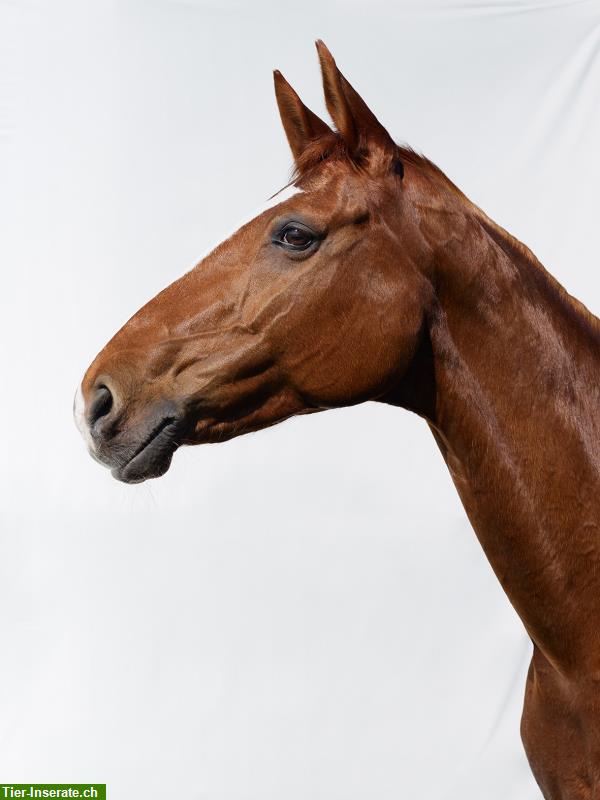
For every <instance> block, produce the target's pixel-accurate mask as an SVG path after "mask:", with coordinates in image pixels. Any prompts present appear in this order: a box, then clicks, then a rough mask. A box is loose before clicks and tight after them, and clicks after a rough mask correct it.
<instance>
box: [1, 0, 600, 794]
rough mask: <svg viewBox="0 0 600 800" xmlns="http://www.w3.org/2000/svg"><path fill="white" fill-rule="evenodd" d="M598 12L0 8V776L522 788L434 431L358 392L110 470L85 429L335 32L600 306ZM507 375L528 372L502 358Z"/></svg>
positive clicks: (212, 784)
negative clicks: (119, 349)
mask: <svg viewBox="0 0 600 800" xmlns="http://www.w3.org/2000/svg"><path fill="white" fill-rule="evenodd" d="M599 26H600V4H599V3H598V2H597V0H594V1H593V2H592V1H590V2H578V1H577V0H573V1H572V2H545V3H544V2H539V1H536V0H529V1H527V0H510V1H509V0H506V1H505V2H477V3H476V2H472V0H464V1H463V2H438V3H432V2H420V3H413V4H410V3H406V2H404V3H402V2H395V3H392V2H383V0H378V1H376V2H370V3H368V4H367V3H366V2H364V0H363V1H362V2H346V3H341V2H333V0H320V1H319V2H313V1H312V0H306V1H305V2H302V3H295V4H288V3H286V2H279V3H274V2H272V3H270V2H253V3H251V4H245V3H241V2H239V3H235V2H222V3H217V2H212V3H211V2H200V0H198V2H166V0H164V1H162V2H128V1H123V2H106V3H103V2H95V3H87V2H71V3H69V2H64V0H60V1H57V0H54V2H47V3H44V2H39V0H29V2H26V1H25V0H23V2H16V1H14V2H7V1H6V0H4V2H2V3H1V4H0V62H1V63H0V159H1V160H0V170H1V173H0V178H1V183H0V203H1V207H0V225H1V226H2V232H1V236H0V258H1V261H0V263H1V264H2V292H1V294H0V304H1V313H0V325H1V331H0V341H1V347H2V351H1V352H2V370H3V384H2V392H1V393H0V411H1V415H2V421H3V425H2V447H1V453H0V486H1V490H0V524H1V535H0V639H1V641H2V648H3V656H2V659H1V660H0V778H1V779H2V781H3V782H4V781H14V782H18V781H60V782H68V781H80V782H83V781H103V782H104V781H105V782H107V783H108V785H109V793H110V797H111V800H125V799H126V798H127V799H129V798H137V797H140V798H141V797H142V796H143V797H145V798H153V799H154V798H160V797H169V798H174V797H182V798H193V799H194V800H250V799H251V798H256V799H257V800H258V798H260V800H280V799H281V798H286V800H305V799H306V798H316V799H318V800H342V798H343V799H344V800H346V799H347V800H359V799H362V798H378V800H387V798H397V797H410V798H419V799H421V798H423V799H424V800H429V799H430V798H431V800H433V799H434V798H435V800H438V798H447V799H448V800H449V799H450V798H456V800H469V799H472V800H481V798H486V800H496V799H497V800H500V799H502V800H504V799H505V798H506V799H508V798H510V800H533V799H534V798H539V792H538V790H537V789H536V787H535V785H534V783H533V780H532V778H531V777H530V775H529V771H528V768H527V765H526V762H525V757H524V755H523V753H522V749H521V744H520V739H519V734H518V724H519V716H520V708H521V702H522V695H523V685H524V678H525V672H526V668H527V663H528V657H529V652H530V646H529V643H528V640H527V638H526V636H525V634H524V632H523V630H522V627H521V624H520V622H519V620H518V619H517V617H516V615H515V613H514V611H513V610H512V608H511V607H510V605H509V603H508V601H507V600H506V599H505V597H504V595H503V594H502V592H501V590H500V588H499V586H498V585H497V584H496V581H495V578H494V576H493V574H492V572H491V569H490V567H489V566H488V564H487V562H486V561H485V559H484V556H483V554H482V552H481V551H480V548H479V545H478V543H477V541H476V538H475V536H474V534H473V532H472V531H471V529H470V527H469V525H468V523H467V520H466V518H465V515H464V513H463V511H462V508H461V506H460V504H459V502H458V499H457V497H456V496H455V491H454V488H453V486H452V484H451V481H450V478H449V476H448V474H447V472H446V468H445V466H444V464H443V461H442V458H441V456H440V455H439V453H438V452H437V450H436V447H435V445H434V442H433V439H432V437H431V435H430V433H429V431H428V430H427V428H426V426H425V424H424V423H422V422H421V421H420V420H419V419H417V418H416V417H413V416H411V415H409V414H408V413H405V412H402V411H399V410H395V409H391V408H387V407H383V406H379V405H376V404H366V405H363V406H361V407H357V408H353V409H346V410H341V411H336V412H328V413H326V414H321V415H316V416H312V417H309V418H304V419H296V420H292V421H289V422H287V423H285V424H283V425H281V426H278V427H276V428H273V429H271V430H268V431H265V432H262V433H259V434H254V435H251V436H247V437H244V438H241V439H238V440H236V441H233V442H230V443H227V444H223V445H219V446H205V447H202V448H193V449H187V450H183V451H180V452H178V453H177V455H176V456H175V459H174V462H173V466H172V468H171V470H170V472H169V473H168V474H167V475H166V476H165V477H163V478H161V479H160V480H159V481H152V482H149V483H146V484H143V485H141V486H133V487H131V486H124V485H120V484H118V483H117V482H115V481H114V480H113V479H112V478H111V477H110V475H109V473H108V472H106V471H104V470H103V469H101V468H100V467H99V466H98V465H97V464H95V463H94V462H93V461H92V460H91V459H90V458H89V457H88V456H87V454H86V452H85V448H84V446H83V443H82V442H81V440H80V438H79V436H78V434H77V432H76V430H75V428H74V426H73V424H72V420H71V403H72V399H73V394H74V391H75V387H76V385H77V383H78V382H79V381H80V379H81V376H82V374H83V371H84V369H85V368H86V367H87V365H88V364H89V362H90V361H91V359H92V357H93V356H94V355H95V353H96V352H97V351H98V350H99V348H100V347H101V346H102V345H103V344H104V343H105V342H106V340H107V339H108V338H109V337H110V336H111V335H112V334H113V333H114V332H115V331H116V330H117V328H118V327H119V326H120V325H121V324H122V323H123V322H124V321H125V319H127V318H128V317H129V316H130V315H131V314H132V313H133V312H134V311H135V310H136V309H137V308H138V307H139V306H140V305H141V304H142V303H143V302H145V301H146V300H147V299H149V298H150V297H152V296H153V295H154V294H155V293H156V292H157V291H158V290H159V289H160V288H162V287H163V286H165V285H166V284H167V283H169V282H170V281H172V280H174V279H175V278H176V277H178V276H179V275H180V274H181V273H183V272H184V271H185V270H187V269H188V268H189V267H190V266H192V265H193V264H194V263H195V261H196V260H197V258H198V257H199V255H200V254H201V253H203V252H204V251H206V249H207V247H209V246H210V245H211V244H212V243H214V242H216V241H218V240H219V239H220V238H222V237H223V236H224V235H225V234H226V233H228V232H229V231H230V230H231V228H232V224H235V222H236V220H238V219H240V218H243V217H244V216H247V215H248V214H249V213H251V210H252V208H254V207H256V206H258V205H259V204H260V203H261V202H262V201H264V200H265V199H266V198H267V197H269V196H270V195H271V194H272V193H273V192H274V191H276V190H277V189H278V188H280V187H281V186H282V185H283V184H284V183H285V182H286V180H287V177H288V174H289V166H290V157H289V153H288V150H287V145H286V142H285V138H284V135H283V132H282V130H281V127H280V122H279V119H278V117H277V113H276V106H275V100H274V97H273V90H272V82H271V70H272V69H273V68H274V67H278V68H280V69H281V70H282V71H283V72H284V74H285V75H286V77H287V78H288V79H289V80H290V81H291V82H292V84H293V85H294V86H295V87H296V88H297V90H298V91H299V92H300V93H301V95H302V96H303V98H304V100H305V101H306V102H307V103H308V104H309V105H311V106H312V107H313V108H314V109H315V110H316V111H317V112H318V113H320V114H323V115H324V113H325V112H324V109H323V101H322V97H321V88H320V81H319V75H318V68H317V60H316V54H315V51H314V48H313V44H312V42H313V40H314V39H315V38H317V37H322V38H323V39H324V40H325V41H326V43H327V44H328V45H329V47H330V48H331V50H332V51H333V53H334V55H335V56H336V58H337V60H338V63H339V64H340V66H341V68H342V69H343V71H344V72H345V73H346V74H347V76H348V77H349V78H350V80H351V81H352V82H353V83H354V84H355V86H356V87H357V88H358V90H359V91H360V92H362V93H363V95H364V96H365V98H366V99H367V101H368V102H369V103H370V105H371V106H372V108H373V109H374V110H375V112H376V113H377V114H378V115H379V117H380V119H381V120H382V122H383V123H384V124H385V125H386V126H387V127H388V128H389V130H390V131H391V132H392V134H393V135H395V136H396V138H397V139H398V140H400V141H408V142H410V143H411V144H412V145H414V146H415V147H417V148H418V149H420V150H422V151H423V152H425V153H426V154H427V155H428V156H430V157H431V158H433V159H434V160H435V161H436V162H437V163H439V164H440V165H441V166H442V167H443V168H444V169H445V170H446V171H447V173H448V174H449V175H450V177H451V178H452V179H453V180H454V181H455V182H456V183H458V185H459V186H461V188H463V189H464V190H465V192H466V193H467V194H468V195H469V196H470V197H471V198H472V199H473V200H475V202H477V203H478V204H479V205H480V206H482V207H483V208H484V209H485V210H486V211H487V212H488V213H489V214H490V215H491V216H492V217H494V218H495V219H496V220H497V221H498V222H500V223H501V224H502V225H504V226H505V227H506V228H508V229H509V230H511V231H512V232H513V233H514V234H516V235H517V236H518V237H519V238H522V239H523V240H524V241H525V242H526V243H527V244H529V245H530V246H531V247H532V248H533V249H534V251H535V252H536V254H537V255H538V256H539V257H540V258H541V260H542V261H543V262H544V263H545V264H546V266H547V267H548V268H549V269H550V270H551V271H552V272H553V273H554V274H555V275H556V276H557V277H558V278H559V280H561V282H563V283H564V284H565V285H566V287H567V288H568V289H569V291H571V292H572V293H574V294H575V295H576V296H578V297H580V298H581V299H583V300H584V301H585V302H586V303H587V304H588V306H589V307H590V308H591V309H592V310H596V311H597V310H598V309H599V307H600V278H599V276H598V259H597V230H598V226H597V218H598V199H597V187H598V185H599V179H600V162H599V160H598V157H597V143H598V137H599V133H600V116H599V108H600V105H599V103H598V100H599V97H598V95H599V92H598V86H599V79H600V74H599V69H600V67H599V61H598V45H599V35H600V34H599V31H600V27H599ZM507 379H508V380H509V379H510V376H507Z"/></svg>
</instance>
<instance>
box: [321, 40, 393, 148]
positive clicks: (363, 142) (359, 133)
mask: <svg viewBox="0 0 600 800" xmlns="http://www.w3.org/2000/svg"><path fill="white" fill-rule="evenodd" d="M316 45H317V52H318V54H319V61H320V62H321V73H322V75H323V90H324V92H325V103H326V105H327V110H328V111H329V113H330V114H331V118H332V119H333V121H334V123H335V126H336V128H337V129H338V131H339V132H340V133H341V135H342V138H343V139H344V142H345V144H346V148H347V149H348V152H349V154H350V155H358V154H360V153H361V152H362V151H364V150H368V149H369V146H370V145H373V144H376V145H379V146H380V147H383V148H385V149H386V150H387V149H395V147H396V145H395V144H394V140H393V139H392V137H391V136H390V135H389V133H388V132H387V131H386V129H385V128H384V127H383V125H382V124H381V122H379V120H378V119H377V117H376V116H375V114H373V112H372V111H371V109H370V108H369V107H368V106H367V104H366V103H365V101H364V100H363V99H362V97H361V96H360V95H359V94H358V92H357V91H356V89H354V88H353V87H352V86H351V84H350V83H349V82H348V81H347V80H346V78H344V76H343V75H342V73H341V72H340V71H339V69H338V67H337V64H336V63H335V60H334V58H333V56H332V55H331V53H330V52H329V50H328V49H327V47H326V46H325V44H324V43H323V42H322V41H321V39H319V40H318V41H317V42H316Z"/></svg>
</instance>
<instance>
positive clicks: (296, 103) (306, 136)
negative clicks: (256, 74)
mask: <svg viewBox="0 0 600 800" xmlns="http://www.w3.org/2000/svg"><path fill="white" fill-rule="evenodd" d="M273 78H274V80H275V97H276V98H277V105H278V106H279V113H280V115H281V121H282V123H283V128H284V130H285V135H286V136H287V140H288V142H289V145H290V148H291V150H292V154H293V156H294V159H295V160H296V162H298V161H299V160H300V159H301V157H302V154H303V153H304V152H305V151H306V150H307V148H308V147H309V145H311V144H313V143H314V142H316V141H317V140H318V139H321V138H322V137H327V138H328V139H329V138H330V137H335V134H334V132H333V131H332V130H331V128H330V127H329V125H327V123H326V122H323V120H322V119H321V118H320V117H318V116H317V115H316V114H314V113H313V112H312V111H311V110H310V108H307V106H305V105H304V103H303V102H302V100H300V98H299V97H298V95H297V94H296V92H295V91H294V90H293V89H292V87H291V86H290V84H289V83H288V82H287V81H286V79H285V78H284V77H283V75H282V74H281V72H279V70H278V69H276V70H275V71H274V73H273Z"/></svg>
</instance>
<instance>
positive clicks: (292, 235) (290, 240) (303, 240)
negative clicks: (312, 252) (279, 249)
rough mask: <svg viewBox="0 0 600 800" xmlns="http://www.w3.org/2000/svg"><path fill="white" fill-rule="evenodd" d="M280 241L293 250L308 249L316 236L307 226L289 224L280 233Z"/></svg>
mask: <svg viewBox="0 0 600 800" xmlns="http://www.w3.org/2000/svg"><path fill="white" fill-rule="evenodd" d="M279 241H280V242H281V244H283V245H286V246H287V247H289V248H290V249H291V250H306V248H307V247H310V245H311V244H312V243H313V241H314V236H313V235H312V234H311V232H310V231H307V230H306V229H305V228H300V227H298V226H297V225H288V226H287V227H286V228H284V229H283V230H282V231H281V233H280V234H279Z"/></svg>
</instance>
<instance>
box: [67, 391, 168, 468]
mask: <svg viewBox="0 0 600 800" xmlns="http://www.w3.org/2000/svg"><path fill="white" fill-rule="evenodd" d="M73 415H74V417H75V423H76V425H77V427H78V428H79V431H80V433H81V434H82V436H83V438H84V440H85V442H86V444H87V447H88V451H89V453H90V455H91V456H92V457H93V458H94V459H95V460H96V461H98V462H99V463H100V464H102V465H103V466H105V467H108V468H109V469H110V470H111V472H112V475H113V477H115V478H116V479H117V480H119V481H123V482H124V483H141V482H142V481H145V480H147V479H148V478H158V477H159V476H160V475H164V473H165V472H166V471H167V470H168V469H169V466H170V464H171V459H172V458H173V453H174V452H175V450H177V448H178V447H179V445H180V443H181V438H180V437H181V434H182V433H183V427H184V426H183V416H182V414H181V413H180V411H179V410H178V409H177V408H176V406H175V404H174V403H171V402H165V401H162V402H155V403H152V404H150V405H148V406H146V407H145V408H144V413H143V416H140V415H139V414H138V415H137V416H136V419H135V421H133V420H132V419H131V418H126V417H125V414H124V413H123V410H122V408H121V407H120V404H119V401H118V396H117V394H116V393H115V392H114V390H113V389H111V388H110V387H109V386H108V385H107V384H106V383H100V384H97V385H96V386H95V387H94V388H93V389H92V390H91V391H90V392H89V394H88V396H87V397H84V394H83V391H82V389H81V387H80V388H79V389H78V391H77V394H76V396H75V402H74V406H73Z"/></svg>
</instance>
